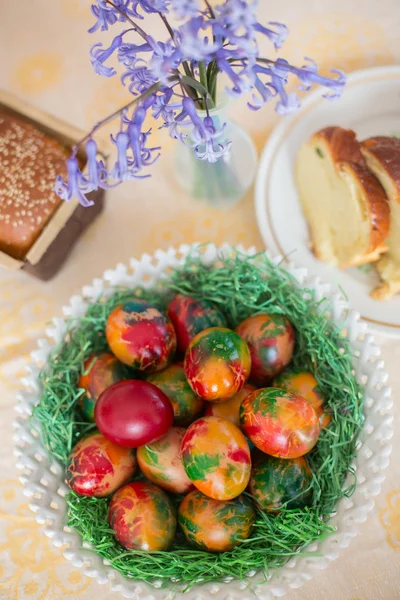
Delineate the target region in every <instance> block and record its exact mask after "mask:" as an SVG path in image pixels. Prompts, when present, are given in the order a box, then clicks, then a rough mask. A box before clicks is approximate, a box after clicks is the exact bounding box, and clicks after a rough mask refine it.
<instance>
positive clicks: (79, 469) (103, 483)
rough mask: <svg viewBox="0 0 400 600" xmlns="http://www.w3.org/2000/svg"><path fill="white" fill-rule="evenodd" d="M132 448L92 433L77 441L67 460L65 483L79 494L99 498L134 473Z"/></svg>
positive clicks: (110, 491)
mask: <svg viewBox="0 0 400 600" xmlns="http://www.w3.org/2000/svg"><path fill="white" fill-rule="evenodd" d="M135 470H136V456H135V452H134V450H131V449H130V448H121V447H120V446H117V445H116V444H113V443H112V442H110V441H109V440H107V439H106V438H105V437H104V436H103V435H101V433H95V434H93V435H90V436H89V437H87V438H84V439H83V440H81V441H79V442H78V443H77V444H76V446H75V448H74V449H73V450H72V453H71V455H70V457H69V460H68V464H67V475H66V479H67V483H68V485H69V487H70V488H71V489H72V490H73V491H74V492H76V493H77V494H80V495H81V496H94V497H96V498H101V497H103V496H109V495H110V494H112V493H114V492H115V491H116V490H117V489H118V488H119V487H121V485H124V483H126V482H127V481H128V480H129V479H130V478H131V477H132V476H133V475H134V473H135Z"/></svg>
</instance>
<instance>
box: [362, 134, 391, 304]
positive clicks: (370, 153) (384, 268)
mask: <svg viewBox="0 0 400 600" xmlns="http://www.w3.org/2000/svg"><path fill="white" fill-rule="evenodd" d="M361 152H362V154H363V156H364V158H365V161H366V163H367V165H368V168H369V169H370V171H371V172H372V173H374V175H375V176H376V177H377V178H378V179H379V181H380V182H381V184H382V186H383V187H384V189H385V192H386V195H387V197H388V199H389V204H390V213H391V216H390V228H389V236H388V238H387V244H388V252H387V254H385V255H384V256H383V257H382V258H381V259H380V260H379V261H378V262H377V263H376V268H377V269H378V272H379V274H380V276H381V284H380V285H379V286H378V287H377V288H376V289H375V290H374V291H373V292H372V294H371V295H372V296H373V297H374V298H376V299H378V300H385V299H390V298H391V297H392V296H393V294H396V293H398V292H400V139H398V138H393V137H383V136H378V137H372V138H369V139H367V140H365V141H364V142H362V143H361Z"/></svg>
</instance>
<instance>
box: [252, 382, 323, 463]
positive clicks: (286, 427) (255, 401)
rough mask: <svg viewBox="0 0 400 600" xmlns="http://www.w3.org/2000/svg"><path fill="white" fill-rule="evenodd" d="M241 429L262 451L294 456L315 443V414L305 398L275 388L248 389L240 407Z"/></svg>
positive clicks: (316, 428)
mask: <svg viewBox="0 0 400 600" xmlns="http://www.w3.org/2000/svg"><path fill="white" fill-rule="evenodd" d="M240 422H241V425H242V430H243V432H244V433H245V434H246V435H247V436H248V437H249V438H250V439H251V441H252V442H253V444H254V445H255V446H257V448H259V449H260V450H261V451H262V452H265V453H266V454H270V455H271V456H276V457H278V458H297V457H298V456H303V455H304V454H306V453H307V452H309V451H310V450H311V449H312V448H313V447H314V446H315V444H316V443H317V441H318V437H319V432H320V425H319V419H318V415H317V413H316V412H315V410H314V409H313V407H312V406H311V404H310V403H309V402H307V400H305V399H304V398H302V397H301V396H298V395H297V394H292V393H290V392H285V391H284V390H280V389H278V388H263V389H260V390H256V391H255V392H252V393H251V394H249V395H248V396H246V398H245V399H244V401H243V403H242V405H241V407H240Z"/></svg>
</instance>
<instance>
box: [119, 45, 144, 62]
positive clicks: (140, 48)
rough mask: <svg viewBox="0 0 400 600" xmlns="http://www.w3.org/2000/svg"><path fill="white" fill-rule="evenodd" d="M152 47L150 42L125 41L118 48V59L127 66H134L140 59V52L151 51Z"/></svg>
mask: <svg viewBox="0 0 400 600" xmlns="http://www.w3.org/2000/svg"><path fill="white" fill-rule="evenodd" d="M150 50H151V47H150V45H149V44H127V43H124V44H122V45H121V46H120V47H119V48H118V60H119V62H120V63H121V64H123V65H124V66H125V67H130V68H133V67H134V66H135V65H136V62H137V61H138V60H139V58H138V54H140V53H141V52H149V51H150Z"/></svg>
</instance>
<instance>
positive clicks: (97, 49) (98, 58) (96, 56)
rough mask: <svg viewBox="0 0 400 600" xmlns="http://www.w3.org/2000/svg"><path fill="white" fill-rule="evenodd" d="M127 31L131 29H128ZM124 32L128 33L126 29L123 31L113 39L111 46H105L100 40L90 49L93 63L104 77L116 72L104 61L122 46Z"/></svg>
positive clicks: (97, 71)
mask: <svg viewBox="0 0 400 600" xmlns="http://www.w3.org/2000/svg"><path fill="white" fill-rule="evenodd" d="M127 31H131V30H130V29H128V30H127ZM124 33H126V31H123V32H122V33H121V34H120V35H117V36H116V37H115V38H114V39H113V41H112V44H111V46H109V47H108V48H103V44H101V43H100V42H99V43H97V44H94V46H92V48H91V50H90V56H91V57H92V60H91V63H92V65H93V68H94V70H95V72H96V73H98V75H102V76H103V77H112V76H113V75H115V74H116V70H115V69H114V68H113V67H106V66H105V65H104V64H103V63H104V62H105V61H106V60H107V59H108V58H110V56H111V55H112V54H113V53H114V52H115V50H117V48H119V47H120V46H121V44H122V39H123V35H124Z"/></svg>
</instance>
